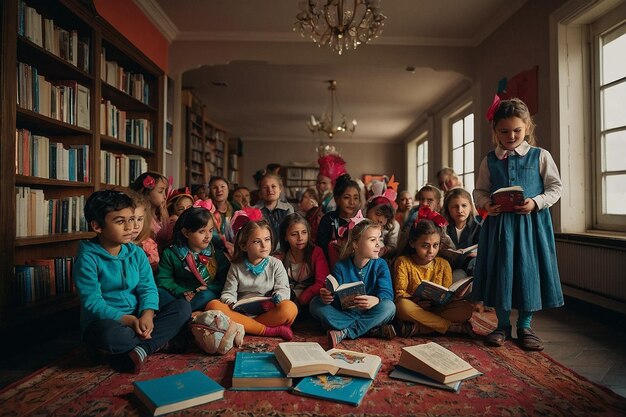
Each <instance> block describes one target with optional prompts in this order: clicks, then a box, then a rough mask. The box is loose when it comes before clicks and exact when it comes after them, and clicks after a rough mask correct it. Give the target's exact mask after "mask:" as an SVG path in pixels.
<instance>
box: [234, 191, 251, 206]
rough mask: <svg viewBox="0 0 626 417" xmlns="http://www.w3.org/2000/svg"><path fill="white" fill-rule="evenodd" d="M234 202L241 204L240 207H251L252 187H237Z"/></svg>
mask: <svg viewBox="0 0 626 417" xmlns="http://www.w3.org/2000/svg"><path fill="white" fill-rule="evenodd" d="M233 202H234V203H237V204H238V205H239V209H244V208H247V207H250V189H249V188H248V187H244V186H239V187H237V188H235V190H234V191H233Z"/></svg>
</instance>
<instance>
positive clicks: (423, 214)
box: [415, 206, 448, 227]
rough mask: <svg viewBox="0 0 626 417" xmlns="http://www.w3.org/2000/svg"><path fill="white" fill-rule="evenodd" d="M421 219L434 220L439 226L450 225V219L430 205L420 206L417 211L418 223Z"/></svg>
mask: <svg viewBox="0 0 626 417" xmlns="http://www.w3.org/2000/svg"><path fill="white" fill-rule="evenodd" d="M420 220H432V222H433V223H435V224H436V225H437V226H439V227H446V226H447V225H448V221H447V220H446V218H445V217H443V216H442V215H441V214H439V213H437V212H436V211H432V210H431V209H430V207H427V206H424V207H420V209H419V211H418V212H417V218H416V219H415V222H416V223H417V222H418V221H420Z"/></svg>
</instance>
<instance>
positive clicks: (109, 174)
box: [100, 150, 148, 187]
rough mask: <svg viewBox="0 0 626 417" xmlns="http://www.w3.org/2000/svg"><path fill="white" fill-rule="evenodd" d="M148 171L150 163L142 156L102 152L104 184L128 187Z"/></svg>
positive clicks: (102, 178)
mask: <svg viewBox="0 0 626 417" xmlns="http://www.w3.org/2000/svg"><path fill="white" fill-rule="evenodd" d="M147 170H148V162H147V161H146V159H145V158H144V157H142V156H139V155H124V154H118V153H113V152H109V151H104V150H101V151H100V181H101V182H103V183H104V184H111V185H120V186H122V187H128V186H129V185H130V183H131V182H132V181H133V180H134V179H135V178H137V177H138V176H139V175H141V174H142V173H144V172H146V171H147Z"/></svg>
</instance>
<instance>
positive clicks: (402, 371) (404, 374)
mask: <svg viewBox="0 0 626 417" xmlns="http://www.w3.org/2000/svg"><path fill="white" fill-rule="evenodd" d="M389 378H393V379H399V380H401V381H407V382H412V383H414V384H420V385H426V386H429V387H433V388H439V389H443V390H446V391H452V392H459V390H460V389H461V384H462V383H463V381H455V382H448V383H447V384H443V383H441V382H438V381H435V380H434V379H432V378H429V377H427V376H426V375H422V374H420V373H419V372H415V371H411V370H410V369H407V368H404V367H402V366H397V365H396V366H395V368H394V370H393V371H391V373H390V374H389Z"/></svg>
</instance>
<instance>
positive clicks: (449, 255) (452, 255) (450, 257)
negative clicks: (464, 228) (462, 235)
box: [438, 244, 478, 263]
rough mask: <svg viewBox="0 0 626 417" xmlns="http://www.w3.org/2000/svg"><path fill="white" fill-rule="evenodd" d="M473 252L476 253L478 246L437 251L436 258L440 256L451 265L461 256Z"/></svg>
mask: <svg viewBox="0 0 626 417" xmlns="http://www.w3.org/2000/svg"><path fill="white" fill-rule="evenodd" d="M474 252H478V244H476V245H472V246H468V247H466V248H460V249H452V248H446V249H443V250H441V251H439V254H438V256H441V257H442V258H443V259H445V260H446V261H448V262H450V263H453V262H455V261H456V260H457V259H459V258H460V257H461V256H462V255H465V254H466V253H474Z"/></svg>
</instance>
